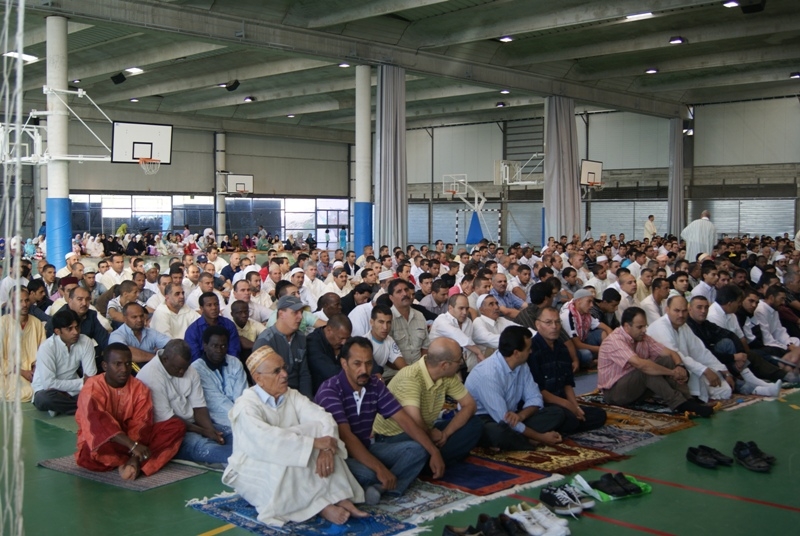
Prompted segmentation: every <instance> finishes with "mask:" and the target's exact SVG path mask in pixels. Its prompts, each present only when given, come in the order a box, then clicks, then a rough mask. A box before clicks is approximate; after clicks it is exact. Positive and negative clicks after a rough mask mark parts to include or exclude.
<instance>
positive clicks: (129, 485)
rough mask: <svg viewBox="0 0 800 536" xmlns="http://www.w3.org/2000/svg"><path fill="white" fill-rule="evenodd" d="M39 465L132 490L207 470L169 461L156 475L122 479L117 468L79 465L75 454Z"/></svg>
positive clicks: (142, 489) (148, 487)
mask: <svg viewBox="0 0 800 536" xmlns="http://www.w3.org/2000/svg"><path fill="white" fill-rule="evenodd" d="M39 465H41V466H42V467H46V468H48V469H53V470H54V471H59V472H61V473H67V474H70V475H74V476H79V477H81V478H86V479H88V480H94V481H95V482H101V483H103V484H109V485H111V486H117V487H119V488H125V489H128V490H131V491H147V490H150V489H154V488H159V487H161V486H166V485H167V484H172V483H173V482H178V481H180V480H184V479H187V478H191V477H193V476H197V475H201V474H203V473H205V472H206V470H205V469H200V468H198V467H188V466H185V465H178V464H174V463H168V464H167V465H165V466H164V467H163V468H162V469H161V470H160V471H158V472H157V473H156V474H154V475H150V476H144V475H140V476H139V477H138V478H137V479H136V480H122V477H120V476H119V471H117V470H116V469H114V470H111V471H104V472H99V471H89V470H88V469H84V468H83V467H79V466H78V464H76V463H75V456H73V455H69V456H63V457H61V458H53V459H51V460H43V461H41V462H39Z"/></svg>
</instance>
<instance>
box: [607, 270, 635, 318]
mask: <svg viewBox="0 0 800 536" xmlns="http://www.w3.org/2000/svg"><path fill="white" fill-rule="evenodd" d="M610 286H611V287H614V285H610ZM616 286H617V287H618V288H619V295H620V297H621V298H622V300H621V301H620V302H619V305H618V306H617V320H620V321H621V320H622V313H624V312H625V309H627V308H628V307H633V306H634V305H635V306H638V305H639V302H637V301H636V279H635V278H634V277H633V276H632V275H631V274H629V273H622V274H620V275H619V277H618V279H617V283H616Z"/></svg>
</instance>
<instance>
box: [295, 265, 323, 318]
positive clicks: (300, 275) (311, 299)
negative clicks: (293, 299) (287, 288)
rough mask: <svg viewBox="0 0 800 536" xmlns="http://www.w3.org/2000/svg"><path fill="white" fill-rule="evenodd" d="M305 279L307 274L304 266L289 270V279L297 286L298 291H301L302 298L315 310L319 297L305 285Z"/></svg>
mask: <svg viewBox="0 0 800 536" xmlns="http://www.w3.org/2000/svg"><path fill="white" fill-rule="evenodd" d="M305 280H306V274H305V272H304V271H303V269H302V268H292V270H291V271H290V272H289V281H291V282H292V284H293V285H294V286H296V287H297V291H298V292H299V293H300V299H301V300H302V301H303V303H305V304H306V305H308V307H309V308H310V309H311V310H312V311H314V310H316V308H317V298H316V296H314V295H313V294H312V293H311V291H310V290H309V289H307V288H306V287H305V286H304V283H305Z"/></svg>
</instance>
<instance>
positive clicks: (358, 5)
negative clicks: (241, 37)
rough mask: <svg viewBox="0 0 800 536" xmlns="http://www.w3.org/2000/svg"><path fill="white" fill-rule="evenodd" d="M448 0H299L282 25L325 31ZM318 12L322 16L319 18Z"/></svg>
mask: <svg viewBox="0 0 800 536" xmlns="http://www.w3.org/2000/svg"><path fill="white" fill-rule="evenodd" d="M446 1H447V0H367V1H360V2H359V1H356V0H307V1H305V0H301V1H298V2H295V3H294V4H293V5H292V7H291V9H290V10H289V13H288V14H287V15H286V18H285V19H284V20H283V23H284V24H288V25H289V26H298V27H301V28H324V27H326V26H334V25H336V24H346V23H348V22H352V21H356V20H363V19H368V18H370V17H380V16H381V15H390V14H392V13H395V12H397V11H404V10H406V9H414V8H417V7H424V6H431V5H434V4H441V3H442V2H446ZM319 13H325V14H324V15H319Z"/></svg>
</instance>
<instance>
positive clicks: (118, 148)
mask: <svg viewBox="0 0 800 536" xmlns="http://www.w3.org/2000/svg"><path fill="white" fill-rule="evenodd" d="M142 158H148V159H155V160H160V161H161V165H165V166H168V165H170V164H171V163H172V125H159V124H154V123H126V122H122V121H114V128H113V129H112V131H111V163H112V164H138V163H139V160H140V159H142Z"/></svg>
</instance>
